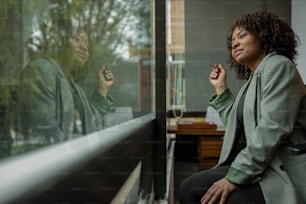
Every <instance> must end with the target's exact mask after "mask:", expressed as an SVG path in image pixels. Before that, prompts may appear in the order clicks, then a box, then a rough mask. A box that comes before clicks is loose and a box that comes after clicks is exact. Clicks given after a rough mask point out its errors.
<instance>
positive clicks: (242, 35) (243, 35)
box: [238, 33, 246, 39]
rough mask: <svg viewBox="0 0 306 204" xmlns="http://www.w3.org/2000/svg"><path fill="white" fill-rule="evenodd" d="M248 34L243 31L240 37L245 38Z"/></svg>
mask: <svg viewBox="0 0 306 204" xmlns="http://www.w3.org/2000/svg"><path fill="white" fill-rule="evenodd" d="M245 36H246V33H241V34H240V35H239V36H238V37H239V38H240V39H241V38H244V37H245Z"/></svg>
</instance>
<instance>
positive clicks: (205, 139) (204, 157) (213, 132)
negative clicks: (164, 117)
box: [167, 124, 224, 170]
mask: <svg viewBox="0 0 306 204" xmlns="http://www.w3.org/2000/svg"><path fill="white" fill-rule="evenodd" d="M167 132H168V133H170V134H175V135H176V138H178V137H188V136H189V137H191V136H196V137H197V152H198V162H199V168H200V170H204V169H209V168H211V167H213V166H214V165H216V164H217V162H218V159H219V155H220V151H221V146H222V141H223V136H224V130H218V129H211V128H208V129H206V128H192V127H190V128H177V125H173V124H172V125H170V126H168V128H167Z"/></svg>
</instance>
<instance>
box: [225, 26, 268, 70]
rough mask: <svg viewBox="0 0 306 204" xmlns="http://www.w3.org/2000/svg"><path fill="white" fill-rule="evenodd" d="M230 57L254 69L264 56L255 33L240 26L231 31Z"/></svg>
mask: <svg viewBox="0 0 306 204" xmlns="http://www.w3.org/2000/svg"><path fill="white" fill-rule="evenodd" d="M231 54H232V57H233V58H234V59H235V60H236V62H237V63H239V64H242V65H246V66H248V67H249V68H250V69H251V70H252V71H254V70H255V69H256V67H257V65H258V64H259V63H260V61H261V60H262V58H263V57H264V51H263V50H262V48H261V46H260V42H259V40H258V39H257V38H256V37H255V35H253V34H251V33H250V32H248V31H247V30H245V29H244V28H241V27H237V28H236V29H235V30H234V32H233V33H232V51H231Z"/></svg>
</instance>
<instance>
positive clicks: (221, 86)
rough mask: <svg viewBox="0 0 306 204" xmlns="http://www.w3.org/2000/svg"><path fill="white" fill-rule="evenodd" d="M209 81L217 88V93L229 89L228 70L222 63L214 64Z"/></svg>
mask: <svg viewBox="0 0 306 204" xmlns="http://www.w3.org/2000/svg"><path fill="white" fill-rule="evenodd" d="M209 81H210V83H211V85H212V86H213V87H214V88H215V90H216V93H217V95H219V94H220V93H221V92H222V91H224V90H225V89H227V85H226V70H225V68H224V67H222V65H221V64H214V65H212V70H211V73H210V75H209Z"/></svg>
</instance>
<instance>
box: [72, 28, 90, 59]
mask: <svg viewBox="0 0 306 204" xmlns="http://www.w3.org/2000/svg"><path fill="white" fill-rule="evenodd" d="M68 45H69V48H70V56H71V61H72V63H73V64H76V65H84V64H85V63H86V61H87V60H88V57H89V41H88V35H87V33H86V32H85V31H83V30H80V31H78V32H77V33H76V34H74V35H73V36H72V37H71V38H69V41H68Z"/></svg>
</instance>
